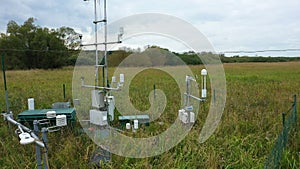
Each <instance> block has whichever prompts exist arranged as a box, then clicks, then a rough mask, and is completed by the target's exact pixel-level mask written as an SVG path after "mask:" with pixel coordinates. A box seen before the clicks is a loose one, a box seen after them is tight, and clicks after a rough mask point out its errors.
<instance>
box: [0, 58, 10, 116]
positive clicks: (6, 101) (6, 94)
mask: <svg viewBox="0 0 300 169" xmlns="http://www.w3.org/2000/svg"><path fill="white" fill-rule="evenodd" d="M2 72H3V80H4V90H5V103H6V113H9V112H10V110H9V101H8V91H7V85H6V74H5V64H4V55H2Z"/></svg>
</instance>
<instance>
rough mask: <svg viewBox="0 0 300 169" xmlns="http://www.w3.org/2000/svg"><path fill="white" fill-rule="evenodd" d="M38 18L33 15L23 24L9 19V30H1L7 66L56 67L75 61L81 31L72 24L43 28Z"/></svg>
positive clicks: (27, 67)
mask: <svg viewBox="0 0 300 169" xmlns="http://www.w3.org/2000/svg"><path fill="white" fill-rule="evenodd" d="M34 21H35V19H34V18H29V19H28V20H27V21H25V22H24V23H23V25H18V24H17V23H16V22H15V21H9V23H8V24H7V33H6V34H3V33H2V34H1V37H0V50H1V54H4V55H5V56H6V58H5V61H6V65H7V68H8V69H36V68H38V69H40V68H43V69H53V68H61V67H62V66H66V65H67V64H72V63H74V61H73V62H72V61H69V60H70V59H69V58H70V57H71V56H73V55H71V52H72V51H74V50H75V49H77V48H78V45H79V40H78V39H79V38H78V34H77V33H76V32H75V31H74V30H73V29H72V28H68V27H62V28H59V29H57V30H54V29H49V28H41V27H39V26H37V25H35V24H34ZM75 52H76V51H75ZM68 61H69V62H68Z"/></svg>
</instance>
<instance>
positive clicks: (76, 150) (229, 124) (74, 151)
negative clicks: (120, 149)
mask: <svg viewBox="0 0 300 169" xmlns="http://www.w3.org/2000/svg"><path fill="white" fill-rule="evenodd" d="M191 69H192V71H193V72H195V73H196V74H197V75H198V76H200V70H201V67H199V66H192V67H191ZM224 69H225V73H226V80H227V100H226V107H225V110H224V113H223V116H222V120H221V123H220V125H219V127H218V129H217V131H216V132H215V133H214V134H213V135H212V136H211V137H210V138H209V139H208V140H207V141H206V142H205V143H203V144H199V143H198V136H199V133H200V131H201V127H202V125H203V123H204V121H205V118H206V115H207V110H208V108H209V103H210V102H209V101H208V102H206V103H205V104H204V105H201V106H200V111H199V114H198V118H197V122H196V124H195V125H194V127H193V128H192V130H191V131H190V133H189V134H188V136H187V137H186V138H185V139H184V140H183V141H182V142H180V143H179V144H178V145H177V146H176V147H174V148H172V149H171V150H169V151H168V152H166V153H163V154H161V155H159V156H155V157H151V158H144V159H132V158H124V157H120V156H117V155H113V156H112V162H111V163H107V164H104V168H261V167H262V166H263V164H264V162H265V159H266V157H267V155H268V154H269V153H270V151H271V149H272V147H273V145H274V142H275V140H276V138H277V136H278V133H279V131H280V130H281V127H282V124H281V123H282V115H281V113H282V112H284V111H287V110H288V109H289V108H290V106H291V103H292V96H293V95H294V94H297V95H298V100H300V62H284V63H230V64H224ZM111 72H112V71H111ZM144 73H145V74H144V75H143V76H141V75H140V76H137V77H136V78H135V79H134V80H133V82H132V84H131V85H132V89H140V90H139V91H137V90H131V91H132V93H131V94H130V97H132V98H137V97H138V98H141V99H140V101H138V100H135V102H134V103H133V104H134V105H135V106H136V107H137V108H141V109H145V108H147V105H149V103H148V95H149V92H150V91H151V90H152V89H153V82H152V81H150V82H149V81H147V80H146V81H145V78H144V77H145V76H147V77H148V78H150V79H151V78H153V77H157V78H160V76H161V78H162V76H164V74H160V73H157V72H152V73H151V72H144ZM72 75H73V68H72V67H66V68H63V69H58V70H28V71H8V72H7V84H8V90H9V100H10V103H11V110H12V111H13V113H14V115H17V114H18V113H20V112H22V111H24V110H26V109H27V98H29V97H33V98H35V108H36V109H39V108H48V107H50V105H51V104H52V103H53V102H57V101H63V92H62V85H63V84H66V86H67V100H71V99H72V97H71V95H72V91H71V90H72V87H71V86H72ZM0 78H1V79H3V77H2V74H1V76H0ZM148 78H147V79H148ZM148 82H149V83H148ZM160 82H161V83H160V84H157V87H158V88H160V89H162V90H167V88H166V87H165V86H164V78H162V80H161V81H160ZM3 88H4V87H3V83H2V82H1V83H0V93H2V94H1V96H2V97H0V107H1V109H2V110H5V101H4V90H3ZM166 93H168V92H167V91H166ZM166 95H167V97H169V98H168V104H171V106H170V105H169V106H170V109H167V110H169V112H164V114H165V113H166V114H167V115H164V116H163V117H165V119H164V120H166V121H168V120H170V121H172V118H171V119H168V114H170V115H171V114H172V113H173V114H175V115H177V111H174V110H173V109H171V107H172V103H173V102H176V100H174V101H172V97H173V98H176V97H177V96H176V97H174V96H172V95H168V94H166ZM170 99H171V100H170ZM143 106H144V107H143ZM299 107H300V105H299V101H298V112H300V109H299ZM175 110H177V109H175ZM298 114H299V113H298ZM298 121H299V120H298ZM299 126H300V124H299V122H298V125H297V129H296V131H294V132H292V133H291V135H290V136H291V137H289V142H288V146H287V148H286V150H285V151H284V153H283V158H282V162H281V164H282V168H300V133H299V129H300V127H299ZM79 127H80V126H78V128H79ZM150 128H151V130H152V131H156V130H159V126H156V125H155V124H154V125H151V126H150ZM14 129H15V128H13V129H11V130H10V129H8V127H7V125H6V123H5V122H4V121H3V119H1V120H0V168H36V161H35V147H34V145H27V146H22V145H20V144H19V140H18V138H17V137H16V136H15V135H14V134H13V133H14ZM149 130H150V129H149ZM55 138H58V139H55ZM96 147H97V146H96V145H95V144H93V142H92V141H91V140H90V139H89V138H88V136H86V135H85V134H83V133H80V132H79V130H77V129H75V130H74V131H71V130H68V129H65V130H62V131H61V132H58V133H50V134H49V162H50V167H51V168H89V167H90V166H89V164H88V162H89V158H90V156H91V154H92V152H93V150H95V149H96Z"/></svg>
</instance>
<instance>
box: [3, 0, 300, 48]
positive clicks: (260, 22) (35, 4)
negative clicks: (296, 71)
mask: <svg viewBox="0 0 300 169" xmlns="http://www.w3.org/2000/svg"><path fill="white" fill-rule="evenodd" d="M101 3H102V1H101ZM107 7H108V19H109V21H110V22H113V21H117V20H118V19H121V18H123V17H126V16H130V15H133V14H139V13H149V12H151V13H162V14H168V15H173V16H176V17H179V18H182V19H184V20H186V21H187V22H189V23H191V24H192V25H194V26H196V27H197V28H198V29H199V30H200V31H201V32H202V33H203V34H204V35H205V36H207V38H208V39H209V40H210V41H211V43H212V44H213V45H214V47H215V49H216V51H224V50H256V49H273V48H274V49H278V48H297V47H298V48H299V46H300V40H299V37H300V20H299V18H300V12H299V8H300V1H299V0H286V1H281V0H265V1H259V0H241V1H235V0H221V1H220V0H186V1H182V0H164V1H160V0H153V1H140V0H131V1H119V0H109V1H108V2H107ZM102 11H103V10H102ZM93 14H94V13H93V0H90V1H89V2H83V1H82V0H80V1H74V0H64V1H60V0H51V1H39V0H27V1H20V0H4V2H2V3H1V5H0V32H5V30H6V24H7V23H8V21H9V20H15V21H16V22H17V23H19V24H22V23H23V22H24V21H25V20H26V19H27V18H29V17H35V18H37V21H36V23H37V24H38V25H40V26H42V27H44V26H46V27H51V28H58V27H61V26H69V27H73V28H75V30H77V31H79V32H80V33H83V34H84V35H85V37H87V36H91V30H92V29H93V24H92V21H93V18H94V16H93Z"/></svg>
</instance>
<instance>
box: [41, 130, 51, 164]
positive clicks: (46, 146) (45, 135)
mask: <svg viewBox="0 0 300 169" xmlns="http://www.w3.org/2000/svg"><path fill="white" fill-rule="evenodd" d="M47 131H48V130H47V128H42V134H43V136H42V137H43V141H44V144H45V149H46V150H45V152H44V169H48V168H49V163H48V138H47Z"/></svg>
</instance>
